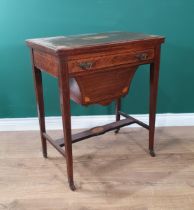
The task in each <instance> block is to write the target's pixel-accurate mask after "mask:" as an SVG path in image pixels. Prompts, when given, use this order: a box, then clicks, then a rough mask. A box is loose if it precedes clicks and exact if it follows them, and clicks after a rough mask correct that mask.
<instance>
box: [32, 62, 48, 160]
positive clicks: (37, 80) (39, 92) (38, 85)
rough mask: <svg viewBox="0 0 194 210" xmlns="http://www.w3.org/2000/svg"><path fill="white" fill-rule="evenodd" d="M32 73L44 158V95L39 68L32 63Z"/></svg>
mask: <svg viewBox="0 0 194 210" xmlns="http://www.w3.org/2000/svg"><path fill="white" fill-rule="evenodd" d="M33 75H34V86H35V92H36V102H37V111H38V118H39V125H40V135H41V142H42V153H43V156H44V157H45V158H47V143H46V139H45V137H44V136H43V133H45V132H46V129H45V112H44V97H43V87H42V73H41V71H40V69H38V68H36V67H35V66H34V64H33Z"/></svg>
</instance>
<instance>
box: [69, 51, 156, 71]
mask: <svg viewBox="0 0 194 210" xmlns="http://www.w3.org/2000/svg"><path fill="white" fill-rule="evenodd" d="M153 58H154V49H148V50H141V51H130V52H124V53H118V54H114V55H103V56H95V57H94V56H92V55H91V57H87V58H81V59H76V60H70V61H69V62H68V67H69V72H70V73H75V72H83V71H92V70H97V69H103V68H107V67H113V66H119V65H126V64H131V63H137V65H138V63H143V62H146V61H149V60H151V59H153Z"/></svg>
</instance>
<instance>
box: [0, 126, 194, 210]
mask: <svg viewBox="0 0 194 210" xmlns="http://www.w3.org/2000/svg"><path fill="white" fill-rule="evenodd" d="M50 133H51V134H52V136H55V137H60V136H61V131H52V132H50ZM147 134H148V133H147V131H146V130H144V129H141V128H131V129H121V131H120V133H119V134H118V135H115V134H114V133H113V132H109V133H107V134H105V135H103V136H99V137H94V138H92V139H88V140H85V141H82V142H79V143H77V144H74V145H73V154H74V174H75V183H76V187H77V190H76V191H75V192H72V191H70V190H69V188H68V184H67V178H66V164H65V160H64V159H63V157H62V156H61V155H60V154H58V153H57V152H56V151H55V149H54V148H52V147H51V146H49V152H48V154H49V158H48V159H44V158H43V157H42V154H41V148H40V142H39V140H40V138H39V132H36V131H28V132H1V133H0V209H1V210H5V209H7V210H8V209H9V210H66V209H68V210H93V209H94V210H97V209H99V210H104V209H106V210H130V209H132V210H146V209H149V210H174V209H176V210H177V209H180V210H188V209H191V210H193V209H194V128H193V127H171V128H158V129H157V133H156V142H157V144H156V149H155V150H156V153H157V156H156V157H155V158H153V157H150V156H149V155H148V154H147V143H148V138H147V136H148V135H147Z"/></svg>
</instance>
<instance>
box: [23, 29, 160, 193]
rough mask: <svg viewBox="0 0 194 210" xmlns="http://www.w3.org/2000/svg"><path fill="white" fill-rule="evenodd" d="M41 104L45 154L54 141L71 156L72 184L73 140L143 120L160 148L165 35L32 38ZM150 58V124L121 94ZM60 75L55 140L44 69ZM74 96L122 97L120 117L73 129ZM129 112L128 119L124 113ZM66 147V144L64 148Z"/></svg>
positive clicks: (82, 100)
mask: <svg viewBox="0 0 194 210" xmlns="http://www.w3.org/2000/svg"><path fill="white" fill-rule="evenodd" d="M26 42H27V45H28V46H29V47H30V49H31V57H32V67H33V75H34V84H35V92H36V100H37V109H38V116H39V123H40V134H41V142H42V151H43V156H44V157H45V158H46V157H47V144H46V142H47V141H48V142H50V144H51V145H52V146H54V147H55V148H56V149H57V150H58V151H59V152H60V153H61V154H62V155H63V156H64V157H65V158H66V163H67V175H68V181H69V186H70V189H71V190H75V185H74V180H73V158H72V144H73V143H76V142H78V141H81V140H84V139H86V138H89V137H92V136H97V135H100V134H104V133H105V132H107V131H111V130H115V133H117V132H118V131H119V129H120V128H121V127H123V126H126V125H130V124H133V123H137V124H139V125H140V126H142V127H144V128H146V129H148V130H149V152H150V155H151V156H155V153H154V131H155V113H156V101H157V90H158V78H159V64H160V48H161V44H162V43H163V42H164V37H162V36H155V35H145V34H138V33H129V32H110V33H100V34H86V35H79V36H59V37H50V38H40V39H30V40H27V41H26ZM144 64H150V111H149V125H147V124H145V123H143V122H141V121H139V120H137V119H134V118H133V117H131V116H129V115H128V114H126V113H124V112H122V111H121V98H122V97H123V96H125V95H127V93H128V90H129V87H130V83H131V80H132V78H133V75H134V74H135V72H136V70H137V68H138V66H140V65H144ZM42 71H43V72H46V73H48V74H50V75H51V76H53V77H56V78H57V79H58V86H59V93H60V104H61V112H62V122H63V134H64V138H63V139H58V140H54V139H52V138H51V137H50V136H49V135H48V134H47V133H46V128H45V111H44V99H43V88H42V76H41V72H42ZM70 99H72V100H73V101H75V102H76V103H78V104H81V105H84V106H87V105H91V104H101V105H108V104H109V103H111V102H112V101H113V100H114V101H115V102H116V120H115V122H112V123H110V124H106V125H103V126H98V127H95V128H92V129H89V130H86V131H83V132H81V133H77V134H73V135H72V133H71V111H70V108H71V107H70ZM120 116H124V119H122V120H121V119H120ZM63 147H64V148H65V149H63Z"/></svg>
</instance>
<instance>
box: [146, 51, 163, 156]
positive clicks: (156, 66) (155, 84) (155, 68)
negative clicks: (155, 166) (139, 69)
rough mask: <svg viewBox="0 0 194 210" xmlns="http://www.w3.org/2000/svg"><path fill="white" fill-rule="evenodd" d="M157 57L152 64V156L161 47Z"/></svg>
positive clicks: (150, 114) (150, 120)
mask: <svg viewBox="0 0 194 210" xmlns="http://www.w3.org/2000/svg"><path fill="white" fill-rule="evenodd" d="M155 53H156V55H155V56H156V58H155V61H154V63H152V64H151V65H150V112H149V151H150V155H151V156H152V157H154V156H155V152H154V134H155V119H156V105H157V94H158V79H159V66H160V47H157V48H156V52H155Z"/></svg>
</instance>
